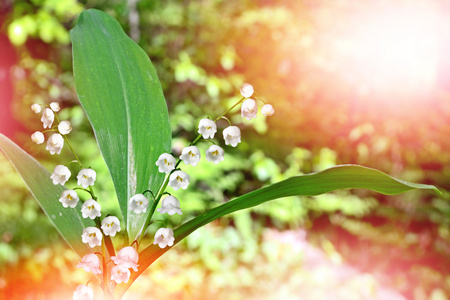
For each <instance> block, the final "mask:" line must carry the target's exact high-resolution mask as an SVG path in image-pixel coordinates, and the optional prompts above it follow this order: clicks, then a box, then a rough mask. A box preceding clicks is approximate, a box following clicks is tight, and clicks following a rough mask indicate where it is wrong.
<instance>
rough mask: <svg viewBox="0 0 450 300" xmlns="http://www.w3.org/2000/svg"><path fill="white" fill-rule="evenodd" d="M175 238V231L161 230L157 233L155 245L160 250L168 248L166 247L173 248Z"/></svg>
mask: <svg viewBox="0 0 450 300" xmlns="http://www.w3.org/2000/svg"><path fill="white" fill-rule="evenodd" d="M174 241H175V238H174V237H173V230H172V229H170V228H160V229H158V231H156V233H155V240H154V242H153V245H156V244H158V246H159V247H160V248H166V246H173V242H174Z"/></svg>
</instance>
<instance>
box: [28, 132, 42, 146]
mask: <svg viewBox="0 0 450 300" xmlns="http://www.w3.org/2000/svg"><path fill="white" fill-rule="evenodd" d="M31 140H32V141H33V142H35V143H36V144H42V143H43V142H44V140H45V137H44V134H43V133H42V132H40V131H36V132H35V133H33V134H32V135H31Z"/></svg>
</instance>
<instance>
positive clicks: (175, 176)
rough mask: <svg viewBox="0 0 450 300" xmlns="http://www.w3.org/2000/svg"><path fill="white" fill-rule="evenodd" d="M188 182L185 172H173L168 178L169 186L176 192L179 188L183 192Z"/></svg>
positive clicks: (188, 178)
mask: <svg viewBox="0 0 450 300" xmlns="http://www.w3.org/2000/svg"><path fill="white" fill-rule="evenodd" d="M189 180H190V177H189V175H188V174H187V173H186V172H183V171H175V172H173V173H172V174H171V175H170V177H169V186H170V187H172V188H173V189H174V190H175V191H178V189H179V188H182V189H184V190H185V189H186V188H187V187H188V185H189Z"/></svg>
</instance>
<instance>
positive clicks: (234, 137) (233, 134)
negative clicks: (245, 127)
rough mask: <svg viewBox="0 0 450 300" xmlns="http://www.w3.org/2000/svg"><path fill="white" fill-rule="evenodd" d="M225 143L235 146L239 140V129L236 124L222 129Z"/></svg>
mask: <svg viewBox="0 0 450 300" xmlns="http://www.w3.org/2000/svg"><path fill="white" fill-rule="evenodd" d="M223 138H224V140H225V145H231V146H233V147H236V146H237V144H239V143H240V142H241V130H240V129H239V127H237V126H228V127H227V128H225V129H224V130H223Z"/></svg>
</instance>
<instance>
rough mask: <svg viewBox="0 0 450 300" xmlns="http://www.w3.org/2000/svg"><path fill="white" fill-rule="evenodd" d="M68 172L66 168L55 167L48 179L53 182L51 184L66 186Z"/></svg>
mask: <svg viewBox="0 0 450 300" xmlns="http://www.w3.org/2000/svg"><path fill="white" fill-rule="evenodd" d="M70 175H71V173H70V170H69V168H67V167H66V166H63V165H57V166H56V167H55V168H54V169H53V173H52V175H50V179H52V180H53V184H55V185H56V184H60V185H64V184H66V182H67V180H69V178H70Z"/></svg>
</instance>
